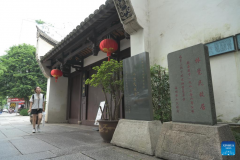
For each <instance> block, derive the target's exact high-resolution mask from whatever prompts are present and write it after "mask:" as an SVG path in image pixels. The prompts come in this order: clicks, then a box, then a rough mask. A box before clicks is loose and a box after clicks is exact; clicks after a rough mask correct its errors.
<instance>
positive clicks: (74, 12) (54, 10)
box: [0, 0, 106, 56]
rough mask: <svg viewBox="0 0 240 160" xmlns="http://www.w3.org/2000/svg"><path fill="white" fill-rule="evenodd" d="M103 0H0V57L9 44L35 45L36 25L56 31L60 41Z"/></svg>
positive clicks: (97, 7)
mask: <svg viewBox="0 0 240 160" xmlns="http://www.w3.org/2000/svg"><path fill="white" fill-rule="evenodd" d="M105 1H106V0H0V56H1V55H4V54H6V52H5V51H6V50H8V49H9V47H11V46H13V45H18V44H23V43H26V44H31V45H34V46H36V42H37V39H36V33H37V29H36V25H37V24H36V23H35V20H40V19H41V20H42V21H44V22H46V23H48V24H52V25H53V26H54V28H55V29H57V30H58V35H59V37H56V36H55V37H54V38H56V40H58V41H60V40H61V39H62V38H64V36H65V35H67V34H68V33H70V32H71V31H72V30H73V29H74V28H76V26H77V25H79V24H80V23H81V22H82V21H83V20H84V19H85V18H86V17H88V16H89V15H90V14H92V13H93V12H94V11H95V10H96V9H99V7H100V5H102V4H104V3H105Z"/></svg>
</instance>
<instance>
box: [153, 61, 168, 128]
mask: <svg viewBox="0 0 240 160" xmlns="http://www.w3.org/2000/svg"><path fill="white" fill-rule="evenodd" d="M150 72H151V86H152V103H153V112H154V119H155V120H160V121H161V122H162V123H163V122H168V121H171V120H172V112H171V99H170V87H169V75H168V73H167V72H166V69H165V68H163V67H161V66H160V65H156V64H155V65H153V66H151V68H150Z"/></svg>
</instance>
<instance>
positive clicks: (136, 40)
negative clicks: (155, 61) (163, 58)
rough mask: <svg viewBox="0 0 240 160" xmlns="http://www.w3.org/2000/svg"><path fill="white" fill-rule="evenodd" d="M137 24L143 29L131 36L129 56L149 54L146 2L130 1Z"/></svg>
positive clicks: (142, 0) (143, 0) (139, 0)
mask: <svg viewBox="0 0 240 160" xmlns="http://www.w3.org/2000/svg"><path fill="white" fill-rule="evenodd" d="M131 4H132V6H133V9H134V12H135V14H136V17H137V22H138V23H139V25H140V26H141V27H142V28H143V29H140V30H138V31H137V32H135V33H133V34H131V56H134V55H137V54H139V53H142V52H145V51H146V52H150V46H149V45H150V42H149V11H148V8H149V7H148V5H149V3H148V0H131Z"/></svg>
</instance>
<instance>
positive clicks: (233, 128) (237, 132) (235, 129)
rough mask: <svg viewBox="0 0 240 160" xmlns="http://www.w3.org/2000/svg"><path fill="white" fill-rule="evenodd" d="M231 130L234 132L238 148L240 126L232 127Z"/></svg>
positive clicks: (239, 144) (239, 143)
mask: <svg viewBox="0 0 240 160" xmlns="http://www.w3.org/2000/svg"><path fill="white" fill-rule="evenodd" d="M231 130H232V133H233V136H234V137H235V139H236V142H237V144H238V146H239V147H240V127H239V126H231Z"/></svg>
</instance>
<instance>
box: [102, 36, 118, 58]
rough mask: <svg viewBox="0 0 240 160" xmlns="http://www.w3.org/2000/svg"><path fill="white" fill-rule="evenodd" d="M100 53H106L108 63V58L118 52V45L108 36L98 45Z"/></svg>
mask: <svg viewBox="0 0 240 160" xmlns="http://www.w3.org/2000/svg"><path fill="white" fill-rule="evenodd" d="M99 48H100V49H101V51H103V52H105V53H107V56H108V61H110V56H111V54H112V53H114V52H116V51H117V50H118V44H117V42H116V41H115V40H113V39H111V37H110V35H109V36H108V37H107V38H106V39H104V40H102V41H101V42H100V44H99Z"/></svg>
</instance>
